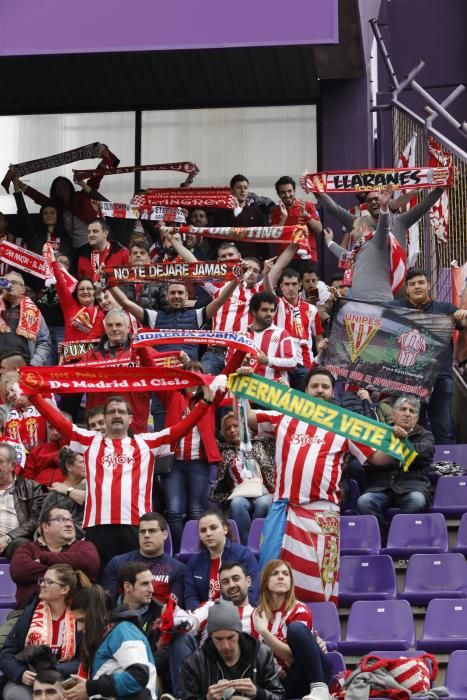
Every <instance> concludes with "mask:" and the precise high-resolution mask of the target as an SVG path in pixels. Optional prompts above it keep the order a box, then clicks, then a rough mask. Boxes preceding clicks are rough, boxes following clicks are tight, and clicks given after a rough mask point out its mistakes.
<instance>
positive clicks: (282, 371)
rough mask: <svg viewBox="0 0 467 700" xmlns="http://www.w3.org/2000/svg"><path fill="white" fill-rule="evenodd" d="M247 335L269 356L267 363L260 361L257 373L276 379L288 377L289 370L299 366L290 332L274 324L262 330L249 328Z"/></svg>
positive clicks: (256, 368)
mask: <svg viewBox="0 0 467 700" xmlns="http://www.w3.org/2000/svg"><path fill="white" fill-rule="evenodd" d="M246 335H247V336H248V337H249V338H251V339H252V340H253V341H254V343H255V345H256V347H257V348H259V349H260V350H262V351H263V352H264V354H265V355H267V356H268V358H269V362H268V364H267V365H260V364H259V363H258V364H257V365H256V367H255V372H256V374H259V375H260V376H261V377H266V379H273V380H275V381H277V380H279V379H281V378H284V379H287V372H288V371H290V370H292V369H294V367H296V366H297V358H296V357H295V353H294V348H293V342H292V338H291V337H290V335H289V333H288V332H287V331H284V330H282V329H281V328H278V327H277V326H275V325H274V324H272V325H271V326H269V328H265V329H264V330H262V331H255V330H254V329H253V328H249V329H248V332H247V333H246Z"/></svg>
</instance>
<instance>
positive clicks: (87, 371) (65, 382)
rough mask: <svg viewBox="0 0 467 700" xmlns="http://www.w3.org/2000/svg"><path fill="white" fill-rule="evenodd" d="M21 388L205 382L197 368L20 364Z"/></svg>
mask: <svg viewBox="0 0 467 700" xmlns="http://www.w3.org/2000/svg"><path fill="white" fill-rule="evenodd" d="M19 374H20V388H21V390H22V391H23V392H24V393H25V394H27V395H29V394H41V393H43V392H47V391H57V393H59V394H74V393H76V392H78V391H82V392H87V391H91V392H109V391H113V392H117V393H118V392H120V391H123V392H125V393H127V392H130V391H131V392H133V391H177V390H179V389H188V388H191V387H195V386H200V385H201V384H204V383H205V381H206V379H205V377H203V376H202V375H199V374H196V372H189V371H187V370H182V369H178V368H175V367H123V368H121V369H119V368H118V367H115V366H114V367H92V366H90V365H89V366H86V365H85V364H83V365H80V364H77V365H61V366H58V367H34V368H33V367H20V369H19Z"/></svg>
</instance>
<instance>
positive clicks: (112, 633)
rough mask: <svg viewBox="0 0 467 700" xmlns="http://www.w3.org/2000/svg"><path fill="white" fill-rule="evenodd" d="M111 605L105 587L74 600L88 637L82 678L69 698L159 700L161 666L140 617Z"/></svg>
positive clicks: (86, 591) (82, 593)
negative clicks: (158, 683)
mask: <svg viewBox="0 0 467 700" xmlns="http://www.w3.org/2000/svg"><path fill="white" fill-rule="evenodd" d="M109 604H110V599H109V598H108V596H107V595H106V593H105V591H104V589H103V588H101V586H91V587H90V588H87V589H83V590H82V591H79V592H78V593H77V595H76V596H75V597H74V598H73V602H72V604H71V607H72V610H73V615H74V617H75V620H76V624H77V628H78V630H80V631H81V632H82V634H83V639H82V644H81V667H80V671H79V676H75V681H76V685H75V687H74V688H71V689H70V690H69V691H67V695H66V697H67V700H81V699H82V698H87V697H91V696H93V697H94V696H98V697H101V696H103V697H112V698H116V700H120V699H121V698H128V697H131V698H132V699H133V700H143V699H146V698H147V699H148V700H149V698H154V700H155V698H156V668H155V666H154V658H153V655H152V652H151V648H150V646H149V643H148V640H147V639H146V636H145V635H144V633H143V632H142V631H141V629H140V628H139V626H138V624H139V620H140V618H139V616H138V614H137V613H136V612H135V611H134V610H128V609H127V608H121V609H116V610H114V612H113V613H110V611H109ZM104 668H105V670H103V669H104Z"/></svg>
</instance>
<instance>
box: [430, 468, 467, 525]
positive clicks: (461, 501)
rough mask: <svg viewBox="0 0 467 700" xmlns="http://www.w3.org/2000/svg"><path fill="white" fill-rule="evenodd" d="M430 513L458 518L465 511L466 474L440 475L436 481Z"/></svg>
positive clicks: (466, 502) (466, 507)
mask: <svg viewBox="0 0 467 700" xmlns="http://www.w3.org/2000/svg"><path fill="white" fill-rule="evenodd" d="M430 512H431V513H443V514H444V515H447V516H448V517H450V518H460V517H461V516H462V514H463V513H465V512H467V475H466V476H441V477H440V478H439V479H438V481H437V482H436V489H435V495H434V498H433V505H432V506H431V508H430Z"/></svg>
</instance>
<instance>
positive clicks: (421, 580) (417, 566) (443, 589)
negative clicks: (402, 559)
mask: <svg viewBox="0 0 467 700" xmlns="http://www.w3.org/2000/svg"><path fill="white" fill-rule="evenodd" d="M398 597H399V598H404V599H405V600H408V601H409V603H411V604H412V605H426V604H427V603H428V602H429V601H430V600H432V599H433V598H466V597H467V564H466V562H465V559H464V556H463V555H462V554H414V555H413V556H412V557H411V558H410V560H409V564H408V566H407V572H406V574H405V584H404V590H403V591H402V593H399V595H398Z"/></svg>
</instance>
